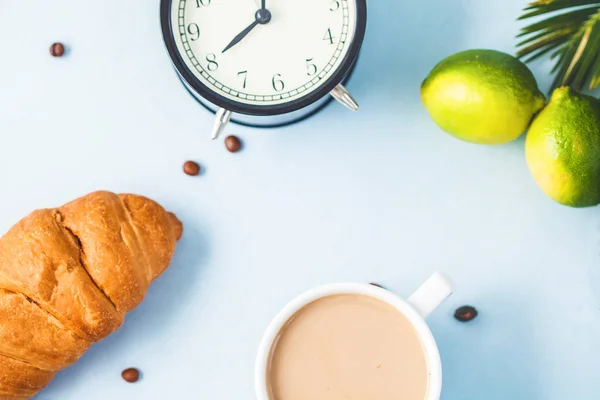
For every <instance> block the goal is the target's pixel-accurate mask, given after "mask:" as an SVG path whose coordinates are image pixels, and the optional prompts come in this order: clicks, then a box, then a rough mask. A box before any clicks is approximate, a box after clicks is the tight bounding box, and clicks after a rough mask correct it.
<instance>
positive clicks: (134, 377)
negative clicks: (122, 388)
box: [121, 368, 140, 383]
mask: <svg viewBox="0 0 600 400" xmlns="http://www.w3.org/2000/svg"><path fill="white" fill-rule="evenodd" d="M121 376H122V377H123V379H124V380H126V381H127V382H129V383H134V382H137V381H138V380H139V379H140V371H139V370H138V369H137V368H127V369H126V370H125V371H123V372H122V373H121Z"/></svg>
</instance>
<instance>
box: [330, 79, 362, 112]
mask: <svg viewBox="0 0 600 400" xmlns="http://www.w3.org/2000/svg"><path fill="white" fill-rule="evenodd" d="M331 95H332V96H333V98H335V99H336V100H337V101H339V102H340V103H342V104H343V105H344V106H346V107H347V108H349V109H350V110H352V111H357V110H358V107H359V106H358V103H357V102H356V100H354V98H352V95H351V94H350V92H348V89H346V88H345V87H344V85H342V84H341V83H340V84H339V85H337V86H336V87H334V88H333V90H332V91H331Z"/></svg>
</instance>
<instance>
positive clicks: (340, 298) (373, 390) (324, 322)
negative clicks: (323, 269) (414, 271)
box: [267, 294, 428, 400]
mask: <svg viewBox="0 0 600 400" xmlns="http://www.w3.org/2000/svg"><path fill="white" fill-rule="evenodd" d="M267 386H268V391H269V397H270V400H307V399H310V400H365V399H377V400H399V399H402V400H423V399H425V396H426V393H427V387H428V370H427V360H426V358H425V352H424V349H423V346H422V345H421V341H420V338H419V335H418V333H417V331H416V330H415V328H414V326H413V324H412V323H411V321H410V320H409V319H408V318H406V317H405V316H404V315H403V314H402V313H401V312H400V311H398V309H396V308H395V307H393V306H392V305H390V304H388V303H386V302H384V301H381V300H379V299H376V298H374V297H370V296H365V295H361V294H337V295H331V296H326V297H322V298H320V299H317V300H315V301H313V302H312V303H309V304H308V305H306V306H304V307H303V308H301V309H300V310H298V311H297V312H296V313H295V314H294V315H293V316H292V317H291V318H290V319H289V320H288V321H287V322H286V324H285V325H284V326H283V327H282V329H281V330H280V331H279V334H278V335H277V337H276V339H275V341H274V343H273V346H272V347H271V351H270V355H269V363H268V365H267Z"/></svg>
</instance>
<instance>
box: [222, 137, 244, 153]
mask: <svg viewBox="0 0 600 400" xmlns="http://www.w3.org/2000/svg"><path fill="white" fill-rule="evenodd" d="M225 147H226V148H227V150H229V151H230V152H232V153H237V152H238V151H240V150H241V148H242V142H241V141H240V139H239V138H238V137H237V136H227V137H226V138H225Z"/></svg>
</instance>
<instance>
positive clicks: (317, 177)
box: [0, 0, 600, 400]
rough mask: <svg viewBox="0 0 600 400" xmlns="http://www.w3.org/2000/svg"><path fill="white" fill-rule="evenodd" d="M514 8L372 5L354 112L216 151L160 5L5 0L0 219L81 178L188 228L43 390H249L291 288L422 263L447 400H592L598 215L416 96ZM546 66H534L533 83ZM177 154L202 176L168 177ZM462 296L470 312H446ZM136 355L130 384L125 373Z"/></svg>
mask: <svg viewBox="0 0 600 400" xmlns="http://www.w3.org/2000/svg"><path fill="white" fill-rule="evenodd" d="M222 1H225V0H222ZM230 1H232V0H230ZM239 1H242V0H239ZM248 1H250V0H248ZM273 1H275V0H273ZM525 5H526V0H490V1H485V2H484V1H480V0H455V1H447V0H419V1H408V0H370V2H369V13H370V15H369V26H368V30H367V38H366V41H365V44H364V51H363V55H362V59H361V62H360V64H359V66H358V68H357V71H356V75H355V77H354V79H353V80H352V82H351V83H350V84H349V85H348V86H349V88H350V89H351V91H352V93H353V95H354V96H355V97H356V98H357V100H358V101H359V102H360V104H361V106H362V108H361V110H360V111H359V112H358V113H354V114H353V113H350V112H349V111H346V110H345V109H344V108H343V107H341V106H337V105H334V106H331V107H328V108H327V109H326V111H324V112H322V113H321V114H319V115H318V116H317V117H314V118H312V119H310V120H308V121H306V122H304V123H301V124H299V125H295V126H292V127H288V128H284V129H277V130H271V131H259V130H254V129H249V128H242V127H236V126H231V127H230V128H229V131H228V132H229V133H235V134H237V135H239V136H240V137H241V138H243V140H244V142H245V146H246V147H245V149H244V151H243V152H241V153H238V154H230V153H228V152H227V151H225V149H224V148H223V144H222V141H218V142H211V141H210V140H209V131H210V127H211V124H212V119H213V118H212V116H211V115H209V114H208V113H207V112H206V111H205V110H204V109H202V108H201V107H200V106H199V105H198V104H197V103H195V102H194V100H192V98H191V97H190V96H189V95H188V94H187V93H186V92H185V90H183V88H182V87H181V85H180V83H179V82H178V80H177V78H176V76H175V74H174V72H173V70H172V68H171V65H170V64H169V59H168V57H167V55H166V52H165V50H164V48H163V44H162V38H161V33H160V29H159V19H158V1H156V0H154V1H147V0H127V1H122V0H103V1H95V2H92V1H79V0H52V1H49V0H29V1H23V0H2V1H0V37H2V53H1V54H2V55H1V56H0V57H1V60H2V62H1V63H0V132H1V135H2V136H1V137H2V141H1V142H0V187H1V188H2V200H1V206H2V207H1V208H0V230H2V231H5V230H7V229H8V228H9V227H10V226H11V225H12V224H13V223H15V222H16V221H17V220H18V219H20V218H21V217H23V216H24V215H26V214H28V213H29V212H30V211H32V210H33V209H36V208H40V207H51V206H58V205H60V204H62V203H64V202H66V201H69V200H71V199H73V198H75V197H78V196H80V195H83V194H85V193H87V192H89V191H93V190H96V189H108V190H113V191H126V192H136V193H140V194H144V195H147V196H150V197H152V198H154V199H156V200H158V201H159V202H161V203H162V204H164V205H165V206H166V207H167V208H169V209H171V210H173V211H174V212H176V213H177V214H178V215H179V216H180V218H181V219H182V220H183V221H184V223H185V227H186V233H185V236H184V238H183V240H182V242H181V244H180V247H179V250H178V253H177V255H176V257H175V259H174V262H173V265H172V267H171V268H170V270H169V271H168V272H167V273H165V275H164V276H163V277H162V278H161V279H160V280H159V281H158V282H156V284H155V285H154V286H153V287H152V288H151V290H150V292H149V294H148V297H147V299H146V300H145V302H144V303H143V305H142V306H140V307H139V308H138V309H137V310H136V311H135V312H133V313H131V314H130V315H129V316H128V317H127V321H126V325H125V326H124V327H123V328H122V329H121V330H120V331H118V332H117V333H115V334H113V335H112V336H110V337H109V338H108V339H107V340H105V341H104V342H102V343H100V344H98V345H95V346H94V347H93V348H92V349H91V350H90V351H89V352H88V353H87V354H86V355H85V356H84V357H83V358H82V360H81V361H80V362H79V363H78V364H76V366H74V367H72V368H70V369H68V370H66V371H64V372H62V373H60V374H59V375H58V377H57V378H56V379H55V380H54V381H53V382H52V384H51V385H50V386H49V388H48V389H47V390H45V391H44V392H43V393H42V394H40V395H39V396H38V397H37V400H56V399H60V400H80V399H89V400H96V399H98V400H104V399H144V400H145V399H149V400H153V399H175V398H176V399H203V400H207V399H219V400H220V399H239V400H242V399H247V400H250V399H253V398H254V388H253V362H254V356H255V353H256V347H257V345H258V343H259V340H260V338H261V335H262V333H263V330H264V328H265V327H266V325H267V324H268V322H269V321H270V319H271V318H272V317H273V316H274V315H275V313H276V312H277V311H278V310H279V309H280V308H281V307H282V306H283V305H284V304H285V303H286V302H287V301H288V300H289V299H291V298H292V297H293V296H295V295H296V294H299V293H300V292H302V291H304V290H306V289H308V288H311V287H313V286H315V285H318V284H322V283H328V282H332V281H357V282H370V281H375V282H379V283H382V284H384V285H386V286H388V287H389V288H391V289H393V290H395V291H397V292H398V293H399V294H401V295H408V294H410V293H411V291H412V290H414V289H415V288H416V287H417V286H418V285H419V284H420V283H421V282H422V281H423V280H425V279H426V278H427V277H428V276H429V275H430V274H431V273H432V272H433V271H435V270H442V271H444V272H445V273H446V274H448V275H450V276H451V277H452V279H453V280H454V282H455V284H456V293H455V294H454V295H453V296H452V297H451V298H450V299H449V300H448V301H447V302H446V303H445V304H444V305H443V306H442V307H441V309H440V310H439V311H438V312H436V313H435V314H434V315H432V316H431V318H430V320H429V321H430V325H431V328H432V331H433V333H434V335H435V336H436V338H437V340H438V342H439V347H440V351H441V355H442V359H443V363H444V373H445V375H444V389H443V394H442V398H443V399H445V400H471V399H486V400H493V399H502V400H505V399H549V400H564V399H570V400H587V399H598V398H600V379H599V375H600V311H599V302H598V299H599V295H600V272H599V270H600V263H599V253H600V218H599V215H598V209H597V208H590V209H583V210H575V209H570V208H566V207H562V206H559V205H557V204H555V203H553V202H552V201H551V200H549V199H547V198H546V197H545V196H544V195H543V194H542V193H541V191H540V190H539V189H538V188H537V187H536V186H535V184H534V183H533V182H532V179H531V178H530V175H529V173H528V171H527V167H526V164H525V159H524V151H523V139H519V140H517V141H515V142H513V143H510V144H507V145H504V146H498V147H481V146H475V145H470V144H466V143H463V142H460V141H458V140H456V139H454V138H452V137H450V136H449V135H447V134H445V133H443V132H442V131H441V130H440V129H439V128H437V127H436V126H435V125H434V123H433V122H432V121H431V119H430V118H429V116H428V115H427V113H426V111H425V110H424V108H423V106H422V105H421V102H420V98H419V86H420V83H421V81H422V80H423V78H424V77H425V76H426V75H427V74H428V72H429V70H430V69H431V68H432V67H433V66H434V64H435V63H437V62H438V61H440V60H441V59H442V58H444V57H446V56H447V55H449V54H451V53H454V52H456V51H460V50H464V49H468V48H477V47H485V48H494V49H498V50H504V51H508V52H514V43H515V40H514V39H513V38H514V36H515V34H516V33H517V32H518V29H519V27H520V26H522V25H520V24H519V23H517V22H516V21H515V20H516V18H517V17H518V16H519V14H520V11H521V9H522V8H523V7H524V6H525ZM54 41H63V42H65V43H67V44H68V45H69V47H70V49H71V51H70V53H69V54H68V56H67V57H64V58H62V59H54V58H52V57H50V56H49V55H48V47H49V45H50V44H51V43H52V42H54ZM549 67H550V64H548V63H544V62H542V63H540V64H537V65H535V66H533V69H534V72H535V74H536V76H537V77H538V79H539V81H540V85H541V86H542V88H543V89H544V90H545V89H546V88H547V87H548V85H549V83H550V77H549V76H548V74H547V72H548V70H549ZM188 159H194V160H197V161H199V162H200V163H201V164H202V166H203V167H204V171H205V172H204V173H203V175H202V176H200V177H196V178H190V177H188V176H186V175H184V174H183V173H182V172H181V165H182V163H183V162H184V161H185V160H188ZM465 303H468V304H473V305H475V306H477V307H478V308H479V309H480V317H479V318H478V319H477V320H475V321H474V322H473V323H470V324H459V323H457V322H456V321H454V319H453V318H452V313H453V311H454V309H455V308H456V307H457V306H460V305H463V304H465ZM130 366H135V367H138V368H140V369H141V370H142V371H143V373H144V377H143V380H142V381H140V382H139V383H138V384H135V385H130V384H127V383H125V382H123V381H122V379H121V378H120V373H121V371H122V370H123V369H124V368H126V367H130Z"/></svg>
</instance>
